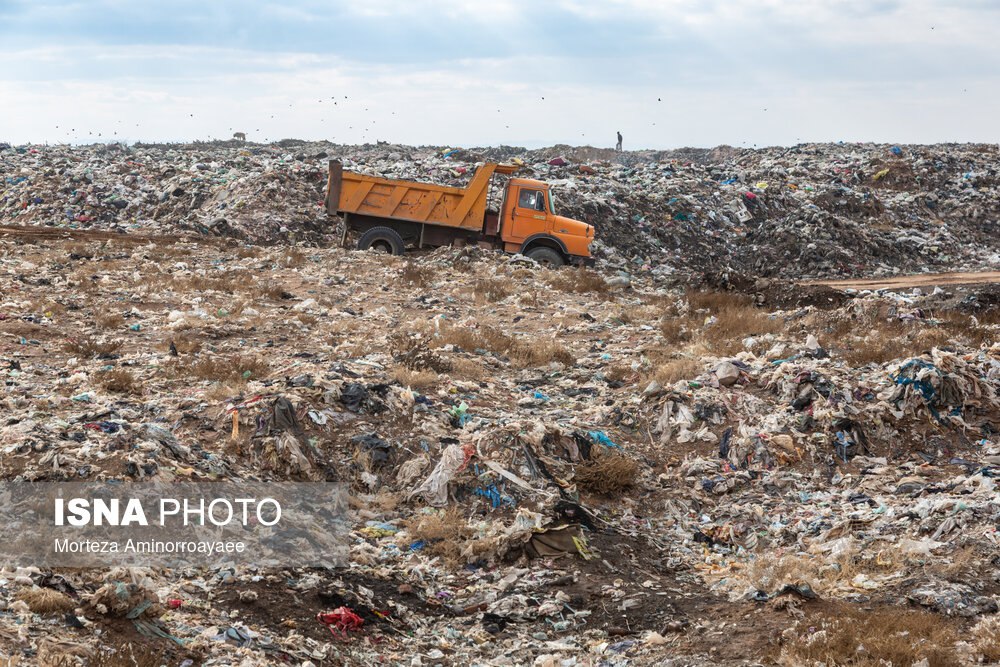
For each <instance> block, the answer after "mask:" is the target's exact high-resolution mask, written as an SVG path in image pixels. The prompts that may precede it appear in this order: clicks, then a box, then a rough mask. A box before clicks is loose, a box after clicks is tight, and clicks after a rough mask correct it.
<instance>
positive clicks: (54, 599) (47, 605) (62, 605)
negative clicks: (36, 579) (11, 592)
mask: <svg viewBox="0 0 1000 667" xmlns="http://www.w3.org/2000/svg"><path fill="white" fill-rule="evenodd" d="M17 599H18V600H21V601H22V602H24V603H25V604H26V605H28V609H30V610H31V611H32V612H34V613H36V614H54V613H57V612H67V611H72V610H73V609H75V608H76V606H77V604H76V603H75V602H73V600H72V598H70V597H69V596H68V595H65V594H63V593H60V592H59V591H54V590H52V589H51V588H37V587H36V588H30V589H26V590H23V591H20V592H19V593H18V594H17Z"/></svg>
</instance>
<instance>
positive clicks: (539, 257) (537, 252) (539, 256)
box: [524, 246, 566, 269]
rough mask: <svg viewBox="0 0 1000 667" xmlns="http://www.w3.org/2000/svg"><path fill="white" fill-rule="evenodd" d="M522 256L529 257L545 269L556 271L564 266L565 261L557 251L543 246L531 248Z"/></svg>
mask: <svg viewBox="0 0 1000 667" xmlns="http://www.w3.org/2000/svg"><path fill="white" fill-rule="evenodd" d="M524 254H525V256H526V257H530V258H531V259H533V260H535V261H536V262H538V263H539V264H541V265H542V266H544V267H545V268H547V269H558V268H559V267H560V266H563V265H565V264H566V260H565V259H564V258H563V256H562V255H561V254H560V253H559V252H558V251H556V250H553V249H552V248H546V247H544V246H543V247H540V248H532V249H531V250H529V251H528V252H526V253H524Z"/></svg>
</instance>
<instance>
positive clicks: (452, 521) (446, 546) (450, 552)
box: [405, 507, 473, 565]
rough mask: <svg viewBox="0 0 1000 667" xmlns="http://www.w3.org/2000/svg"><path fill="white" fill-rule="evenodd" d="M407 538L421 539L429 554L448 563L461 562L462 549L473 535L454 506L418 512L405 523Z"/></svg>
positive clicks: (410, 540) (464, 519)
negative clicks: (429, 511) (428, 511)
mask: <svg viewBox="0 0 1000 667" xmlns="http://www.w3.org/2000/svg"><path fill="white" fill-rule="evenodd" d="M405 527H406V532H407V534H408V536H407V540H408V541H409V542H411V543H412V542H415V541H419V540H423V541H425V542H426V543H427V546H426V550H427V552H428V553H429V554H430V555H431V556H439V557H440V558H442V559H443V560H444V561H445V562H447V563H448V564H449V565H461V564H462V563H463V559H462V550H463V548H464V547H465V546H466V545H465V543H466V542H467V541H469V540H470V539H471V538H472V536H473V530H472V528H470V527H469V522H468V521H467V520H466V518H465V516H464V515H463V514H462V513H461V511H459V509H458V508H456V507H450V508H448V509H447V510H444V511H434V512H431V513H428V514H420V515H418V516H416V517H415V518H413V519H410V520H409V521H407V522H406V523H405Z"/></svg>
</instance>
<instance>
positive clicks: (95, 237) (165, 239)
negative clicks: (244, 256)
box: [0, 225, 226, 244]
mask: <svg viewBox="0 0 1000 667" xmlns="http://www.w3.org/2000/svg"><path fill="white" fill-rule="evenodd" d="M0 236H17V237H21V238H34V239H77V240H80V241H122V242H124V243H182V242H190V243H210V244H220V243H223V244H224V243H225V242H226V239H220V238H217V237H212V236H196V235H194V234H187V235H184V234H172V235H150V234H123V233H120V232H106V231H99V230H93V229H66V228H64V227H34V226H21V225H0Z"/></svg>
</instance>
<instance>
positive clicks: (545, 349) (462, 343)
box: [434, 325, 576, 367]
mask: <svg viewBox="0 0 1000 667" xmlns="http://www.w3.org/2000/svg"><path fill="white" fill-rule="evenodd" d="M449 344H450V345H454V346H455V347H458V348H461V349H463V350H467V351H474V350H486V351H487V352H493V353H495V354H499V355H503V356H507V357H509V358H510V360H511V361H512V362H513V363H514V364H515V365H518V366H525V367H527V366H542V365H544V364H548V363H551V362H553V361H557V362H559V363H562V364H566V365H570V364H572V363H573V362H574V361H576V357H574V356H573V354H572V353H571V352H570V351H569V350H567V349H566V348H565V347H563V346H562V345H561V344H560V343H559V342H557V341H555V340H552V339H551V338H546V339H534V340H531V341H526V340H524V339H523V338H517V337H515V336H510V335H508V334H505V333H504V332H503V331H501V330H500V329H499V328H497V327H494V326H489V325H485V326H482V327H479V328H478V329H473V328H472V327H463V326H453V325H445V326H443V327H442V328H441V331H440V332H438V335H437V336H436V338H435V340H434V345H435V346H436V347H443V346H445V345H449Z"/></svg>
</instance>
